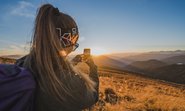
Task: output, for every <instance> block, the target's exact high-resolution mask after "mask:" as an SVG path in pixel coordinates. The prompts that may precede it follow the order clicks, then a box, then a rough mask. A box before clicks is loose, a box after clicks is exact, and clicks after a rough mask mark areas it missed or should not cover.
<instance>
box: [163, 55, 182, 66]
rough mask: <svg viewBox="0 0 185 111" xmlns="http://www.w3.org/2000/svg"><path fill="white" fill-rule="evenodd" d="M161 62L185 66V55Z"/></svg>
mask: <svg viewBox="0 0 185 111" xmlns="http://www.w3.org/2000/svg"><path fill="white" fill-rule="evenodd" d="M161 61H163V62H165V63H168V64H177V63H183V64H185V55H178V56H173V57H169V58H166V59H163V60H161Z"/></svg>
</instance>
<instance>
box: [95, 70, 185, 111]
mask: <svg viewBox="0 0 185 111" xmlns="http://www.w3.org/2000/svg"><path fill="white" fill-rule="evenodd" d="M99 74H100V99H99V101H98V102H97V103H96V105H95V106H94V107H93V108H92V111H185V88H184V86H183V85H182V86H181V85H176V84H170V83H165V82H162V81H156V80H151V79H148V78H143V77H139V76H135V75H133V74H128V73H119V72H112V71H109V70H100V71H99ZM107 88H110V89H112V90H113V91H114V92H115V93H116V94H114V95H116V96H113V97H112V100H113V101H114V100H115V101H116V103H115V104H112V103H111V101H106V98H108V96H107V97H106V94H105V90H106V89H107ZM110 100H111V97H110Z"/></svg>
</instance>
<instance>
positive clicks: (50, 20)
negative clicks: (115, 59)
mask: <svg viewBox="0 0 185 111" xmlns="http://www.w3.org/2000/svg"><path fill="white" fill-rule="evenodd" d="M58 27H61V28H62V33H65V32H66V31H67V30H68V29H72V28H73V27H76V28H77V24H76V23H75V21H74V19H73V18H72V17H71V16H69V15H67V14H64V13H62V12H59V15H56V8H55V7H53V6H52V5H51V4H44V5H42V6H41V7H40V8H39V10H38V13H37V17H36V19H35V27H34V33H33V38H32V44H31V48H30V53H29V54H28V57H27V58H26V61H25V62H24V66H25V67H28V68H29V69H30V70H31V71H32V72H33V73H34V74H35V76H36V78H37V82H38V85H39V87H40V88H41V89H42V90H43V91H44V92H46V93H48V94H50V95H52V96H54V97H56V99H57V100H59V101H61V102H65V101H66V98H65V97H64V95H68V96H70V97H72V98H77V99H79V98H78V97H74V96H73V95H72V93H71V92H72V89H71V88H70V87H69V86H68V87H67V86H65V85H64V81H68V80H65V79H67V78H66V77H67V76H68V77H71V76H72V75H74V74H75V73H78V74H79V75H80V76H81V77H82V81H85V85H86V87H87V89H88V92H89V93H92V92H93V91H95V88H94V86H95V85H96V83H95V82H94V81H92V80H91V79H90V78H89V76H88V75H86V74H83V73H80V72H79V71H76V70H74V68H73V66H72V65H71V64H70V62H68V60H67V59H66V58H65V57H62V56H61V55H60V54H59V51H61V50H62V49H64V47H63V45H61V42H60V40H59V34H58V33H57V30H56V28H58ZM61 78H62V80H63V81H62V80H61ZM82 90H83V89H82ZM61 92H62V93H61ZM79 96H80V95H79ZM81 99H83V98H81Z"/></svg>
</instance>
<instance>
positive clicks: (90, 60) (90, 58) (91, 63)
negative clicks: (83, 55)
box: [85, 56, 96, 68]
mask: <svg viewBox="0 0 185 111" xmlns="http://www.w3.org/2000/svg"><path fill="white" fill-rule="evenodd" d="M85 63H86V64H87V65H88V66H89V67H90V68H91V67H93V66H96V65H95V63H94V60H93V58H92V56H89V57H88V58H87V59H86V61H85Z"/></svg>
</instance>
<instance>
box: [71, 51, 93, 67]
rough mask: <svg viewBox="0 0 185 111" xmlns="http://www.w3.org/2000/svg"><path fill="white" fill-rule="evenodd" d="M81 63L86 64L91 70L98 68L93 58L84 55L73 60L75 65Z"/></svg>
mask: <svg viewBox="0 0 185 111" xmlns="http://www.w3.org/2000/svg"><path fill="white" fill-rule="evenodd" d="M79 62H85V63H86V64H87V65H88V66H89V67H90V68H91V67H93V66H96V65H95V64H94V60H93V58H92V56H88V57H85V56H84V55H83V54H79V55H76V56H75V57H74V58H73V59H72V63H73V65H77V64H78V63H79Z"/></svg>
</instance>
